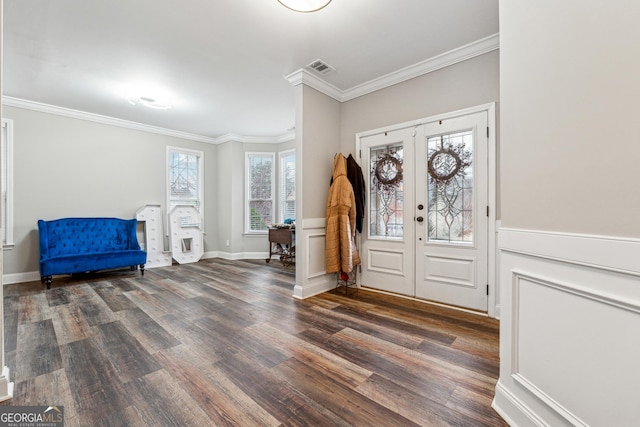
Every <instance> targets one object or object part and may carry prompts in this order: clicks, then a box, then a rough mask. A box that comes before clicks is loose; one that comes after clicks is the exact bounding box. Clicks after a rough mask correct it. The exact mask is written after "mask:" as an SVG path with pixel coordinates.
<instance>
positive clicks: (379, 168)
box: [375, 154, 402, 186]
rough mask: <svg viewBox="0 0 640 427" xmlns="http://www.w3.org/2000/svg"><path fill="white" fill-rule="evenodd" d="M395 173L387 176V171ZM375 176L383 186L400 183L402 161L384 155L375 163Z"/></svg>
mask: <svg viewBox="0 0 640 427" xmlns="http://www.w3.org/2000/svg"><path fill="white" fill-rule="evenodd" d="M390 170H393V171H395V174H394V175H393V176H389V174H388V173H389V171H390ZM375 175H376V179H377V180H378V182H379V183H380V184H382V185H385V186H391V185H397V184H398V183H399V182H400V181H402V161H401V160H400V159H397V158H395V157H393V156H391V155H389V154H385V155H384V156H382V157H381V158H380V159H378V161H377V162H376V168H375Z"/></svg>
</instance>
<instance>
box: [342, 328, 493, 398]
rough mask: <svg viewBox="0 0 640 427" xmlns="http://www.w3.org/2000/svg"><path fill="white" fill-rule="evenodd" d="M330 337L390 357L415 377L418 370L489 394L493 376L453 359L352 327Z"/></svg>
mask: <svg viewBox="0 0 640 427" xmlns="http://www.w3.org/2000/svg"><path fill="white" fill-rule="evenodd" d="M333 338H334V339H335V340H340V343H341V345H342V346H345V345H351V346H354V347H357V348H362V349H367V350H369V351H370V352H371V353H373V354H378V355H381V357H383V359H384V360H388V361H391V360H392V361H393V365H397V366H404V367H405V369H406V370H407V371H409V372H410V373H412V374H413V375H414V376H415V377H420V373H422V375H423V376H427V375H428V376H439V377H442V378H443V381H444V380H446V381H448V382H450V383H452V384H464V385H465V386H466V387H468V388H469V389H470V390H473V391H476V392H478V393H484V394H487V395H489V394H490V395H493V390H494V387H495V383H496V380H495V378H492V377H490V376H487V375H483V374H480V373H477V372H475V371H473V370H470V369H467V368H466V367H464V366H460V365H457V364H455V362H453V361H449V360H446V359H440V358H439V357H438V356H433V355H428V354H424V353H421V352H418V351H415V350H409V349H406V348H403V347H400V346H397V345H395V344H393V343H389V342H385V341H381V340H379V339H377V338H375V337H371V336H368V335H365V334H362V333H360V332H358V331H355V330H352V329H344V330H343V331H340V332H339V333H337V334H335V335H334V337H333ZM388 364H389V365H391V362H388ZM390 378H392V377H390Z"/></svg>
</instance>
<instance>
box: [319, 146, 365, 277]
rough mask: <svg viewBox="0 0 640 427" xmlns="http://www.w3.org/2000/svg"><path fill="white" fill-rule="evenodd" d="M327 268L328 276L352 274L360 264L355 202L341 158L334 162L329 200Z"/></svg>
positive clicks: (341, 156) (326, 240) (344, 161)
mask: <svg viewBox="0 0 640 427" xmlns="http://www.w3.org/2000/svg"><path fill="white" fill-rule="evenodd" d="M326 219H327V221H326V237H325V266H326V271H327V273H337V272H341V271H344V272H350V271H351V270H353V268H354V267H355V266H356V265H359V264H360V254H359V253H358V249H357V248H356V245H355V235H356V202H355V196H354V194H353V188H352V187H351V183H350V182H349V179H348V178H347V161H346V159H345V158H344V156H343V155H342V154H337V155H336V157H335V158H334V159H333V183H332V184H331V188H330V189H329V198H328V199H327V217H326Z"/></svg>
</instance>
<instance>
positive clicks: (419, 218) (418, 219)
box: [416, 216, 424, 222]
mask: <svg viewBox="0 0 640 427" xmlns="http://www.w3.org/2000/svg"><path fill="white" fill-rule="evenodd" d="M416 221H418V222H422V221H424V218H422V217H421V216H419V217H418V218H416Z"/></svg>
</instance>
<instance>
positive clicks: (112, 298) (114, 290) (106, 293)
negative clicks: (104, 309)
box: [93, 281, 136, 313]
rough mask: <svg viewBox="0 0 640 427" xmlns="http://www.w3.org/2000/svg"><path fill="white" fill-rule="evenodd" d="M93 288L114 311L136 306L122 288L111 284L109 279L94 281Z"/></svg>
mask: <svg viewBox="0 0 640 427" xmlns="http://www.w3.org/2000/svg"><path fill="white" fill-rule="evenodd" d="M93 290H94V291H95V292H96V294H98V296H99V297H100V298H102V300H103V301H104V302H105V304H107V305H108V306H109V308H110V309H111V311H113V312H114V313H115V312H118V311H123V310H131V309H134V308H136V305H135V304H134V303H133V302H131V300H130V299H129V298H127V297H126V296H125V295H124V293H123V292H122V289H120V288H119V287H116V286H113V284H112V283H111V282H109V281H105V282H100V283H96V284H95V285H93Z"/></svg>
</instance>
